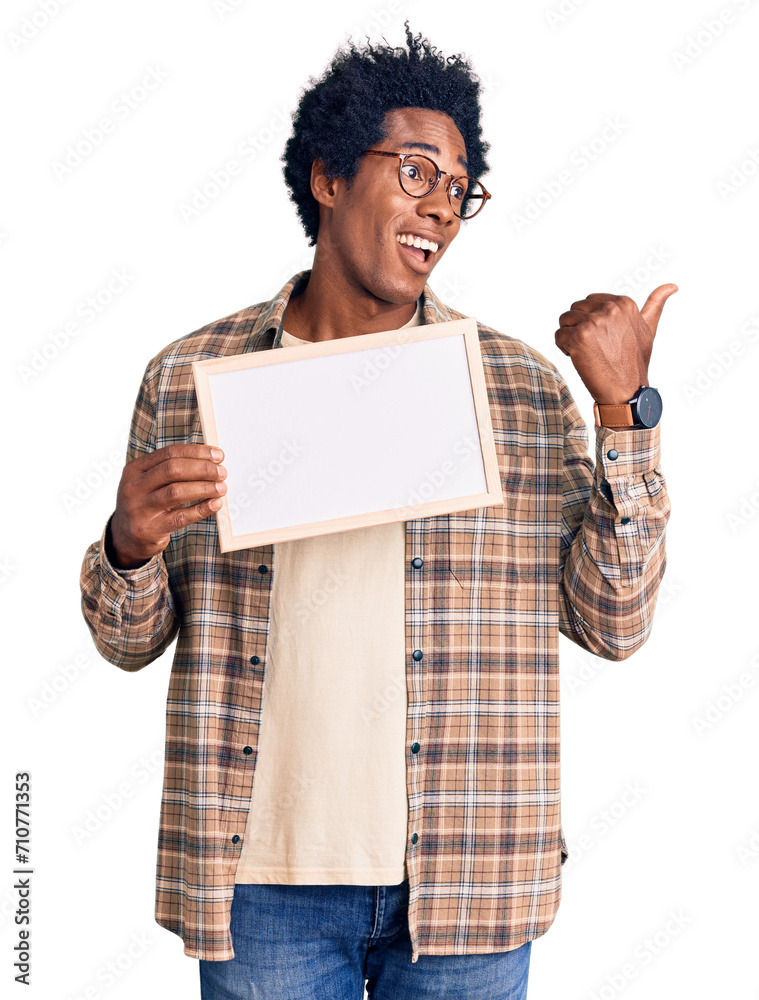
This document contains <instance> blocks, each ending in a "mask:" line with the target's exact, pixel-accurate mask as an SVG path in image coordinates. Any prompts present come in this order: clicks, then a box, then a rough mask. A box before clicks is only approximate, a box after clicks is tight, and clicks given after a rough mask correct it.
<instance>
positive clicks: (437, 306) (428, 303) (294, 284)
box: [245, 269, 453, 352]
mask: <svg viewBox="0 0 759 1000" xmlns="http://www.w3.org/2000/svg"><path fill="white" fill-rule="evenodd" d="M310 276H311V271H310V269H309V270H306V271H299V272H298V273H297V274H295V275H293V277H292V278H290V280H289V281H288V282H287V284H286V285H284V286H283V287H282V288H281V289H280V290H279V291H278V292H277V294H276V295H275V296H274V298H273V299H270V300H269V301H268V302H265V303H264V304H263V305H262V306H261V309H260V311H259V313H258V316H257V318H256V320H255V322H254V323H253V326H252V327H251V330H250V333H249V334H248V339H247V342H246V344H245V352H247V351H266V350H269V349H271V348H274V347H281V346H282V320H283V318H284V315H285V310H286V309H287V303H288V302H289V301H290V296H291V295H294V294H297V293H298V292H300V291H302V290H303V288H304V287H305V286H306V285H307V284H308V279H309V277H310ZM452 318H453V316H452V314H451V310H450V309H449V308H448V306H446V305H445V304H444V303H443V302H441V301H440V299H438V297H437V296H436V295H435V294H434V293H433V291H432V289H431V288H430V286H429V285H425V286H424V291H423V292H422V322H423V323H425V324H427V323H447V322H448V321H449V320H451V319H452Z"/></svg>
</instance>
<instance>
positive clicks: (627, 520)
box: [621, 517, 630, 524]
mask: <svg viewBox="0 0 759 1000" xmlns="http://www.w3.org/2000/svg"><path fill="white" fill-rule="evenodd" d="M621 523H622V524H629V523H630V518H629V517H623V518H622V521H621Z"/></svg>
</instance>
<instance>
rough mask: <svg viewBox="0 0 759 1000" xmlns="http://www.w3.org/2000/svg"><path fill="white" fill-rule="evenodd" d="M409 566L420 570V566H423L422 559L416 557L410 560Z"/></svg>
mask: <svg viewBox="0 0 759 1000" xmlns="http://www.w3.org/2000/svg"><path fill="white" fill-rule="evenodd" d="M411 565H412V566H413V567H414V569H421V568H422V566H424V559H420V558H419V556H417V557H416V559H412V560H411Z"/></svg>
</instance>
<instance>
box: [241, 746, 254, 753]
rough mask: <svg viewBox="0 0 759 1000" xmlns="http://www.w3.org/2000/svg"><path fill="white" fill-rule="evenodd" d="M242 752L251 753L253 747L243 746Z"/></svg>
mask: <svg viewBox="0 0 759 1000" xmlns="http://www.w3.org/2000/svg"><path fill="white" fill-rule="evenodd" d="M242 752H243V753H245V754H251V753H253V747H243V748H242Z"/></svg>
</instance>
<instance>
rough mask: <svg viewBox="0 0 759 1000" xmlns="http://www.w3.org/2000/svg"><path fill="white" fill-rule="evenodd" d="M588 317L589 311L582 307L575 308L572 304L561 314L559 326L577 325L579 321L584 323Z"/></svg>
mask: <svg viewBox="0 0 759 1000" xmlns="http://www.w3.org/2000/svg"><path fill="white" fill-rule="evenodd" d="M587 318H588V312H586V311H584V310H581V309H575V308H574V306H572V308H571V309H568V310H567V311H566V312H565V313H562V314H561V316H559V326H560V327H561V326H576V325H577V324H578V323H584V322H585V321H586V320H587Z"/></svg>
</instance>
